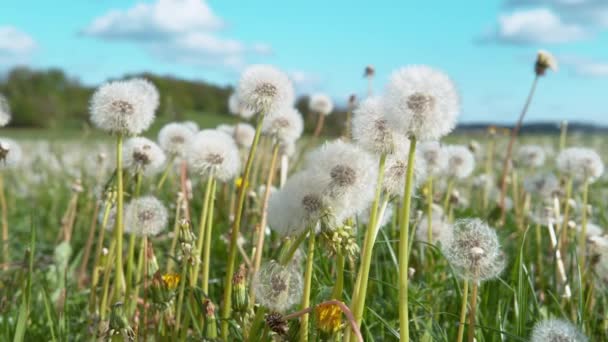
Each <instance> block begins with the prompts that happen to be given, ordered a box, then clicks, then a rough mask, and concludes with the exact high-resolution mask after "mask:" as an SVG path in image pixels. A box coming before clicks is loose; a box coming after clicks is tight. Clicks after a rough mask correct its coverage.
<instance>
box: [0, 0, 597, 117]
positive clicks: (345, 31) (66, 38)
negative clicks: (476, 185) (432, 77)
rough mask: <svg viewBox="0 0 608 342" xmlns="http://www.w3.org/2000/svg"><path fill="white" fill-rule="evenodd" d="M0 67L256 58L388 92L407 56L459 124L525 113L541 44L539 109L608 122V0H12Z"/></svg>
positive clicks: (171, 65) (107, 70)
mask: <svg viewBox="0 0 608 342" xmlns="http://www.w3.org/2000/svg"><path fill="white" fill-rule="evenodd" d="M2 3H3V4H2V10H1V11H0V70H2V71H6V70H8V69H9V68H10V67H11V66H14V65H16V64H25V65H29V66H31V67H34V68H48V67H60V68H62V69H64V70H66V71H67V72H68V74H70V75H71V76H74V77H77V78H79V79H80V80H81V81H82V82H84V83H86V84H98V83H100V82H102V81H104V80H105V79H107V78H111V77H119V76H121V75H123V74H124V73H134V72H142V71H151V72H155V73H160V74H172V75H175V76H178V77H183V78H187V79H204V80H207V81H211V82H214V83H218V84H234V83H235V82H236V81H237V80H238V75H239V73H240V71H241V70H242V69H243V68H244V67H245V66H246V65H247V64H252V63H268V64H273V65H276V66H278V67H280V68H281V69H283V70H285V71H287V72H288V73H290V75H291V76H292V78H293V79H294V81H295V83H296V86H297V89H298V91H299V92H300V93H308V92H317V91H319V92H327V93H329V94H330V95H331V96H332V97H333V98H334V99H335V100H336V101H337V102H338V103H344V102H345V99H346V98H347V97H348V95H349V94H351V93H357V94H360V95H363V94H364V92H365V89H366V81H365V79H364V78H363V77H362V73H363V69H364V67H365V66H366V65H368V64H372V65H374V67H375V68H376V71H377V75H376V78H375V80H374V87H375V90H376V92H378V93H380V92H381V91H382V88H383V87H384V84H385V83H386V81H387V79H388V77H389V75H390V72H391V71H392V70H394V69H396V68H398V67H400V66H404V65H408V64H427V65H430V66H433V67H436V68H438V69H441V70H443V71H445V72H446V73H447V74H449V75H450V76H451V77H452V78H453V80H454V81H455V82H456V84H457V85H458V88H459V90H460V92H461V97H462V102H463V110H462V115H461V121H463V122H478V121H484V122H487V121H496V122H505V123H510V122H513V121H515V119H516V117H517V115H518V112H519V110H520V108H521V106H522V103H523V101H524V99H525V96H526V94H527V91H528V89H529V86H530V83H531V80H532V78H533V72H532V65H533V62H534V58H535V54H536V51H537V50H538V49H546V50H548V51H551V52H552V53H554V54H555V55H556V56H557V58H558V60H559V62H560V69H559V71H558V72H557V73H550V74H548V75H547V76H546V77H544V78H543V79H542V80H541V83H540V85H539V88H538V93H537V97H536V99H535V102H534V103H533V105H532V107H531V109H530V112H529V116H528V120H530V121H538V120H554V121H560V120H563V119H569V120H574V119H576V120H580V121H587V122H596V123H602V124H608V115H606V114H608V109H607V106H606V104H605V103H606V101H605V97H606V95H607V93H606V92H607V90H608V1H606V0H576V1H573V0H469V1H467V2H466V4H467V5H466V6H463V2H461V1H450V0H443V1H439V0H428V1H397V0H395V1H381V0H377V1H374V2H368V1H365V2H364V1H352V0H350V1H337V0H334V1H320V0H307V1H301V2H299V1H283V2H279V1H276V0H274V1H271V0H257V1H226V0H224V1H219V0H208V1H204V0H147V1H125V0H122V1H119V0H87V1H82V0H55V1H44V0H39V1H34V0H2Z"/></svg>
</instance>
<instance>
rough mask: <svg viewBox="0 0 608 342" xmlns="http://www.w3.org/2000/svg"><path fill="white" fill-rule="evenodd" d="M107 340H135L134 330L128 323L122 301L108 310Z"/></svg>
mask: <svg viewBox="0 0 608 342" xmlns="http://www.w3.org/2000/svg"><path fill="white" fill-rule="evenodd" d="M106 334H107V336H106V338H107V340H114V339H116V340H120V339H122V340H123V341H135V332H134V331H133V329H132V328H131V326H130V325H129V320H128V319H127V318H126V314H125V310H124V307H123V303H122V302H118V303H116V304H114V305H113V306H112V311H111V312H110V323H109V326H108V331H107V332H106Z"/></svg>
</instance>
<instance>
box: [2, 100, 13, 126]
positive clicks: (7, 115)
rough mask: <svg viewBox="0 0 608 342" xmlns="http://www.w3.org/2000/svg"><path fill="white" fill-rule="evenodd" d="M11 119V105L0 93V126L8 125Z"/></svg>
mask: <svg viewBox="0 0 608 342" xmlns="http://www.w3.org/2000/svg"><path fill="white" fill-rule="evenodd" d="M10 121H11V107H10V106H9V104H8V100H7V99H6V97H4V95H2V94H0V127H4V126H6V125H8V123H9V122H10Z"/></svg>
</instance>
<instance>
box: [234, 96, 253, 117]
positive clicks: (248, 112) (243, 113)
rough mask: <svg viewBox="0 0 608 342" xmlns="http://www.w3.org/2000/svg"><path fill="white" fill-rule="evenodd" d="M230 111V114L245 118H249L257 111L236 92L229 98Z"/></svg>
mask: <svg viewBox="0 0 608 342" xmlns="http://www.w3.org/2000/svg"><path fill="white" fill-rule="evenodd" d="M228 111H230V114H232V115H236V116H240V117H242V118H243V119H245V120H249V119H251V118H252V117H253V116H254V115H255V111H254V110H252V109H251V108H249V107H247V105H245V104H244V103H243V101H241V99H240V98H239V94H238V93H236V92H235V93H232V95H230V97H229V98H228Z"/></svg>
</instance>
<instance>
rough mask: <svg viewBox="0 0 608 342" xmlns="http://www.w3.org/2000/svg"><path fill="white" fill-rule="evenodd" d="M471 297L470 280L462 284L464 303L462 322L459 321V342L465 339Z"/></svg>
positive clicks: (461, 305) (461, 311)
mask: <svg viewBox="0 0 608 342" xmlns="http://www.w3.org/2000/svg"><path fill="white" fill-rule="evenodd" d="M468 295H469V280H468V279H465V280H464V282H463V284H462V302H461V304H460V320H459V321H458V339H457V341H458V342H462V338H463V337H464V326H465V322H466V317H467V304H468Z"/></svg>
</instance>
